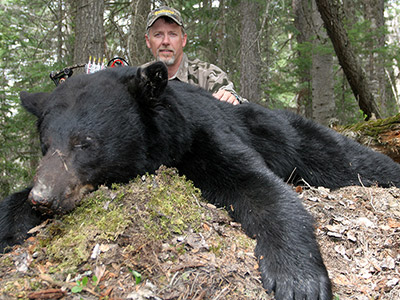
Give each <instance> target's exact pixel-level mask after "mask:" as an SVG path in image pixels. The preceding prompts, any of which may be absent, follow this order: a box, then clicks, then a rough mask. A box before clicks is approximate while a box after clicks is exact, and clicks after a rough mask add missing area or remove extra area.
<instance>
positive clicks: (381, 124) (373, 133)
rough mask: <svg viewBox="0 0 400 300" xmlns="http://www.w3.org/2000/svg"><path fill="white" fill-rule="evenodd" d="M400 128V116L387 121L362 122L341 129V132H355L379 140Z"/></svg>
mask: <svg viewBox="0 0 400 300" xmlns="http://www.w3.org/2000/svg"><path fill="white" fill-rule="evenodd" d="M399 126H400V114H397V115H395V116H393V117H390V118H386V119H378V120H370V121H367V122H360V123H357V124H353V125H348V126H344V127H343V128H339V131H340V132H346V131H353V132H359V133H362V135H365V136H369V137H372V138H375V139H377V138H378V137H379V134H381V133H383V132H387V131H390V130H393V129H395V128H397V129H398V127H399Z"/></svg>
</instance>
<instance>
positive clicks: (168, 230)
mask: <svg viewBox="0 0 400 300" xmlns="http://www.w3.org/2000/svg"><path fill="white" fill-rule="evenodd" d="M152 179H153V183H154V180H155V183H156V184H155V185H154V184H153V185H151V186H148V188H149V190H148V193H149V194H148V197H149V201H148V204H147V209H148V216H147V218H146V219H145V220H144V224H143V225H144V227H145V228H146V230H147V231H148V233H149V235H150V237H152V238H155V239H166V238H169V237H170V236H171V234H172V233H177V234H181V233H182V232H183V231H184V230H186V229H187V228H188V226H189V225H188V224H190V226H192V228H193V230H194V231H196V230H197V229H198V227H199V226H200V225H201V219H202V213H203V210H202V209H201V207H199V205H198V203H197V199H200V196H201V194H200V190H199V189H197V188H195V187H194V186H193V184H192V182H190V181H187V180H186V177H185V176H179V175H178V174H177V172H176V170H174V169H163V170H162V171H161V172H159V173H158V176H157V178H155V177H154V176H152Z"/></svg>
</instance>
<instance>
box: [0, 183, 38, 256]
mask: <svg viewBox="0 0 400 300" xmlns="http://www.w3.org/2000/svg"><path fill="white" fill-rule="evenodd" d="M30 190H31V188H26V189H24V190H22V191H20V192H17V193H14V194H12V195H10V196H8V197H6V198H5V199H4V200H3V201H1V202H0V253H3V252H4V251H7V250H8V249H7V248H8V247H11V246H13V245H15V244H20V243H22V242H23V241H24V240H25V239H26V238H27V237H28V233H27V232H28V231H29V229H31V228H33V227H35V226H37V225H39V224H40V223H41V222H42V221H43V220H44V217H42V216H41V214H40V213H39V212H37V211H34V210H33V209H32V207H31V205H30V204H29V202H28V201H27V199H28V195H29V192H30Z"/></svg>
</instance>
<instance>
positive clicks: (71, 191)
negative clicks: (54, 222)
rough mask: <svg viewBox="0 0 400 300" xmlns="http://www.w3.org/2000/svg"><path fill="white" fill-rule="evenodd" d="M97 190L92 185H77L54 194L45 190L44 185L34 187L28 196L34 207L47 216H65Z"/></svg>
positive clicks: (48, 189) (47, 189) (49, 189)
mask: <svg viewBox="0 0 400 300" xmlns="http://www.w3.org/2000/svg"><path fill="white" fill-rule="evenodd" d="M94 190H95V187H94V186H93V185H92V184H84V185H77V186H75V187H74V188H70V187H67V188H66V191H65V192H64V193H62V194H56V195H55V194H52V192H53V190H52V189H51V188H43V185H40V184H39V185H37V186H34V187H33V188H32V190H31V192H30V194H29V196H28V199H29V201H30V202H31V203H32V205H33V207H34V208H35V209H36V210H38V211H40V212H41V213H42V214H46V215H56V214H64V213H67V212H69V211H71V210H73V209H74V208H75V207H76V206H77V205H78V204H79V203H80V202H81V201H82V199H83V197H84V196H85V195H87V194H88V193H90V192H92V191H94Z"/></svg>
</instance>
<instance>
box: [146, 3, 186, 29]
mask: <svg viewBox="0 0 400 300" xmlns="http://www.w3.org/2000/svg"><path fill="white" fill-rule="evenodd" d="M161 17H168V18H171V19H172V20H174V22H175V23H176V24H178V25H179V26H182V27H184V26H183V20H182V16H181V13H180V12H179V11H177V10H176V9H174V8H171V7H168V6H162V7H159V8H156V9H154V10H152V11H151V12H150V13H149V15H148V16H147V25H146V29H149V28H150V27H151V26H152V25H153V24H154V22H155V21H157V20H158V18H161Z"/></svg>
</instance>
